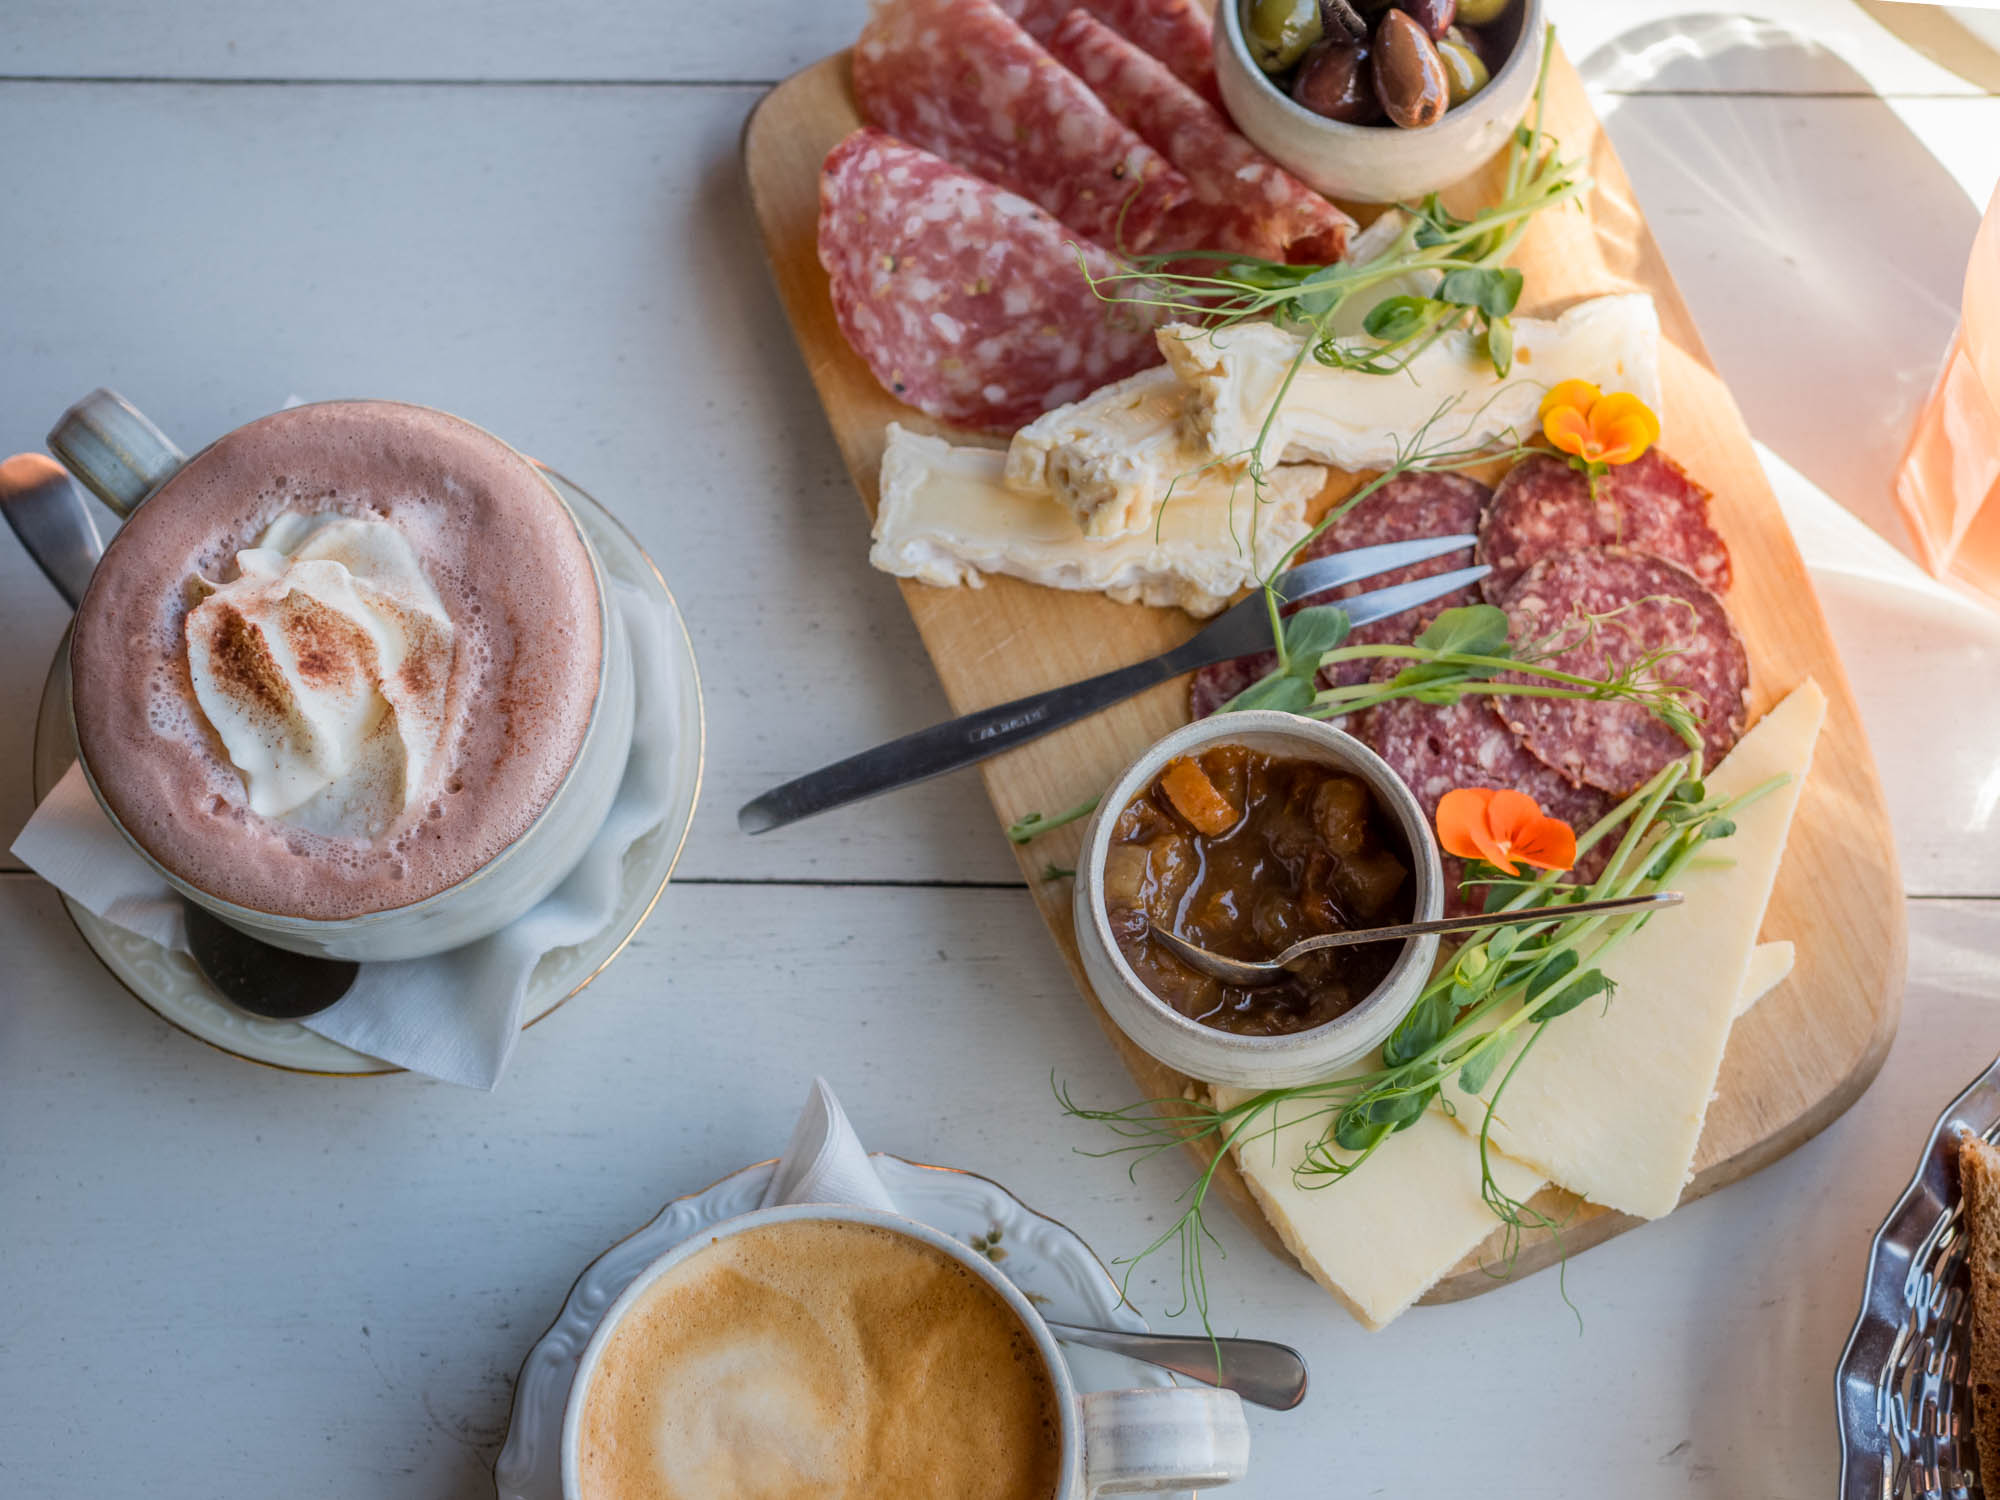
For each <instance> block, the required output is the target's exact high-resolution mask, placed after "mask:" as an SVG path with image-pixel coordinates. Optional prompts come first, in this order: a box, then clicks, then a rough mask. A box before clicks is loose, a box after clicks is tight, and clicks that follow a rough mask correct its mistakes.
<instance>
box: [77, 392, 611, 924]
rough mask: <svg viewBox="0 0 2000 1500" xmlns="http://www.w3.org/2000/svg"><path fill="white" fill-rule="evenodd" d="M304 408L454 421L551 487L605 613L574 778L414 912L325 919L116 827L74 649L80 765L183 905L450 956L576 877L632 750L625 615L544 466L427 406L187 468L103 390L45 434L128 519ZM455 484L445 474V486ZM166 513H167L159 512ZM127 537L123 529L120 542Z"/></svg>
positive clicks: (113, 771)
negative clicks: (175, 864)
mask: <svg viewBox="0 0 2000 1500" xmlns="http://www.w3.org/2000/svg"><path fill="white" fill-rule="evenodd" d="M295 411H303V412H305V413H307V414H308V416H307V417H306V418H305V420H306V421H307V422H311V421H314V420H323V421H332V420H334V419H335V418H337V417H338V415H339V414H340V413H341V412H346V411H356V412H360V413H362V414H363V420H364V421H367V422H374V423H377V424H380V423H382V422H394V421H397V420H399V419H400V420H406V422H407V423H409V424H413V425H414V428H415V430H417V431H418V432H419V433H421V431H422V430H423V428H424V427H425V425H426V424H428V425H429V426H431V427H436V428H443V427H446V426H449V428H450V430H451V431H452V432H453V433H454V434H455V435H462V440H463V441H468V442H472V443H478V444H486V445H491V447H490V454H489V456H490V457H491V458H492V459H493V461H495V462H498V463H500V464H503V465H518V468H510V469H509V470H508V471H507V472H508V476H509V477H508V480H507V483H508V484H510V485H512V486H513V487H514V489H515V491H517V492H520V491H523V490H524V488H526V489H528V490H532V489H533V485H534V484H539V488H540V489H541V490H546V491H547V493H546V496H545V497H544V496H542V495H541V494H540V493H539V491H534V492H533V495H532V503H533V504H534V505H535V506H537V507H545V510H546V517H547V519H548V521H549V524H552V525H554V526H558V527H562V526H566V527H567V528H568V529H570V530H573V531H574V534H575V539H576V542H578V543H580V544H581V548H582V552H583V554H584V555H585V556H587V558H588V574H589V583H588V591H589V594H590V596H591V598H592V602H593V603H594V608H595V611H596V632H597V634H596V639H597V640H598V641H599V642H600V643H601V648H600V650H599V655H598V662H597V673H596V682H595V690H594V694H592V696H591V697H590V698H589V707H588V721H587V723H586V724H585V725H584V727H583V730H582V733H581V737H580V740H578V741H577V748H576V750H575V753H574V756H573V757H572V758H571V759H570V760H569V762H568V766H567V769H566V771H563V772H561V774H560V780H559V782H557V783H556V784H555V786H554V790H553V791H552V792H550V793H547V794H546V801H543V802H542V803H541V805H540V808H539V811H537V812H535V813H534V814H533V816H532V819H531V820H528V821H526V823H525V827H524V828H523V830H522V831H521V832H519V833H518V834H517V835H516V836H514V837H512V838H511V840H510V841H508V842H506V844H505V845H504V847H501V848H499V849H498V850H497V852H494V853H493V854H492V855H491V856H490V857H488V858H486V859H485V860H484V861H483V863H480V864H478V865H477V867H476V868H473V869H471V870H470V871H469V873H466V874H464V875H463V876H462V877H460V878H456V879H454V880H453V881H452V882H451V883H449V884H446V885H443V886H442V888H439V889H436V890H435V891H434V892H432V893H429V894H426V895H424V896H422V897H421V898H420V899H416V900H412V901H408V902H407V903H406V904H384V905H382V906H380V907H379V909H372V910H362V911H359V912H357V913H356V914H353V915H344V916H338V917H328V916H315V915H302V914H300V913H299V912H298V911H297V910H296V909H294V910H289V911H288V910H265V909H260V907H259V906H258V905H257V904H255V899H254V897H253V899H251V900H248V901H245V900H231V899H225V898H224V897H222V896H219V895H217V894H215V893H214V892H212V891H210V890H206V889H203V888H202V886H200V885H199V884H197V883H195V882H194V881H193V880H191V879H189V878H186V876H185V875H184V874H183V873H182V872H180V871H177V870H175V869H173V868H171V867H170V866H169V865H168V864H167V863H165V862H163V860H162V859H161V858H159V857H156V855H155V853H154V852H153V851H152V850H150V849H149V848H148V847H147V846H146V844H145V843H144V842H142V841H141V840H140V839H139V838H138V837H135V835H134V832H133V830H132V829H131V828H129V827H127V826H126V824H125V822H124V821H123V820H122V819H121V818H120V816H119V814H118V812H117V810H116V808H115V806H114V801H115V800H116V799H115V798H112V797H107V795H106V790H105V788H106V781H107V778H115V777H116V776H118V774H119V770H120V768H119V767H118V766H117V765H106V764H93V762H92V759H91V757H90V755H89V754H88V753H87V752H86V745H85V741H86V739H87V736H86V735H84V734H83V733H81V732H79V731H78V729H77V713H76V703H77V690H78V688H79V683H78V682H77V680H76V676H75V665H76V663H75V651H74V648H73V649H72V656H71V665H72V680H71V706H72V707H71V733H72V738H73V739H74V740H75V742H76V746H77V757H78V761H79V763H80V764H81V765H82V767H83V770H84V774H85V776H86V777H87V778H88V780H89V782H90V786H91V790H92V792H93V793H94V794H95V796H96V798H97V801H98V804H99V805H100V806H101V807H102V808H103V809H104V812H105V815H106V816H107V817H109V818H110V819H111V821H112V823H113V825H114V826H115V827H117V828H118V830H119V832H120V833H121V834H123V835H124V837H125V839H126V842H127V843H128V844H130V845H131V846H132V847H133V848H134V849H135V850H136V851H137V852H138V853H139V855H140V857H141V858H142V859H144V860H145V861H146V862H147V864H148V865H150V866H151V867H152V868H153V870H154V871H155V872H156V873H157V874H158V875H159V877H160V878H161V879H162V880H163V881H165V882H166V883H167V884H168V885H170V886H171V887H173V889H174V890H176V891H178V892H179V893H180V894H182V895H183V896H185V897H187V899H188V900H190V901H192V902H194V903H195V904H196V905H198V906H200V907H202V908H204V909H205V910H207V911H209V912H211V913H213V914H214V915H215V916H216V917H218V918H220V919H221V920H222V921H224V922H227V923H229V924H230V925H231V926H233V927H235V928H237V929H239V930H240V931H243V932H246V933H249V934H250V935H251V936H253V937H256V938H259V939H261V940H262V941H264V942H267V943H270V944H272V945H274V946H276V947H280V948H286V949H290V950H292V951H294V952H298V953H307V954H313V955H317V956H320V957H325V958H344V959H353V960H358V961H369V960H385V959H402V958H415V957H421V956H424V955H427V954H434V953H441V952H444V951H446V950H448V949H451V948H456V947H460V946H462V945H464V944H466V943H470V942H474V941H477V940H478V939H480V938H484V937H488V936H491V935H492V934H493V933H495V932H498V931H499V930H500V929H501V928H503V927H505V926H506V925H507V924H509V923H510V922H513V921H514V920H515V919H516V918H518V917H520V916H522V915H523V914H524V913H526V912H527V911H528V910H529V909H530V908H532V907H533V906H535V905H536V904H537V903H538V902H540V901H541V900H542V899H543V897H545V896H547V895H548V894H549V892H550V891H552V890H553V889H554V888H555V887H556V886H557V885H558V884H559V883H560V882H561V881H562V880H563V878H564V877H565V876H567V875H568V874H569V873H570V871H571V870H572V869H574V868H575V866H576V865H577V863H578V861H580V860H581V859H582V857H583V854H584V852H585V850H586V849H587V848H588V847H589V845H590V843H591V842H592V840H593V839H594V838H595V837H596V834H597V831H598V829H599V828H600V826H601V825H602V824H603V822H604V819H605V816H606V814H607V813H608V812H609V811H610V808H611V804H612V801H613V800H614V798H615V797H616V794H617V790H618V786H619V783H620V781H621V780H622V778H623V775H624V769H625V763H626V759H627V757H628V755H629V753H630V750H631V742H632V722H633V675H632V672H633V669H632V655H631V648H630V643H629V641H628V640H627V637H626V632H625V624H624V620H623V618H622V616H621V615H620V613H619V611H618V610H617V609H616V608H614V607H613V606H612V602H611V598H610V594H609V587H608V583H607V576H606V573H605V571H604V566H603V562H602V560H601V559H600V558H599V557H598V555H597V552H596V549H595V548H594V547H593V546H592V544H591V541H590V537H589V535H588V533H587V532H586V531H585V530H584V529H583V528H582V527H581V526H580V525H578V523H577V520H576V517H575V515H574V514H573V513H572V512H571V511H570V509H569V507H568V506H567V504H566V503H565V502H564V501H563V498H562V496H561V495H560V494H559V493H558V492H557V491H556V489H555V488H554V487H553V486H552V485H550V484H548V482H547V480H546V479H545V478H543V477H542V476H541V471H540V470H539V469H536V468H534V467H533V465H532V464H531V462H530V461H529V460H527V459H525V458H522V457H521V456H520V455H518V454H515V453H514V451H513V450H512V449H510V448H507V447H506V446H505V445H504V444H502V443H501V442H500V440H499V439H497V438H493V437H492V436H491V435H490V434H486V433H484V432H482V431H480V430H479V429H477V428H475V427H473V426H472V424H470V423H464V422H462V421H461V420H460V419H457V418H453V417H449V416H446V415H445V414H443V413H437V412H433V411H430V410H429V409H428V408H421V407H410V406H406V405H404V404H402V403H394V402H362V403H326V404H324V405H322V406H319V407H308V408H301V409H294V411H288V412H286V413H281V414H277V415H276V416H274V417H271V418H265V419H263V421H262V422H261V423H251V424H249V425H248V426H246V427H244V428H241V429H238V430H237V432H236V433H233V434H230V435H227V436H225V438H222V439H218V440H217V443H216V444H211V445H210V447H209V448H207V449H204V450H202V451H201V452H199V453H197V454H196V455H195V456H194V457H193V458H192V459H190V458H188V457H186V456H184V455H183V454H182V452H181V450H180V449H179V448H177V447H176V446H175V445H174V444H173V443H172V442H171V441H169V440H168V439H167V437H166V436H165V435H164V434H163V433H162V432H161V431H160V430H159V429H158V428H157V427H155V426H154V425H153V423H152V422H150V421H149V420H147V418H146V417H144V416H143V415H141V414H140V413H139V412H138V411H137V410H135V409H134V408H133V407H132V406H131V405H130V404H128V403H127V402H126V401H124V400H123V399H122V398H121V397H119V396H118V395H116V394H115V393H113V392H111V391H107V390H98V391H95V392H93V393H92V394H91V395H89V396H87V397H85V398H84V399H83V400H82V401H80V402H78V403H77V404H76V405H75V406H73V407H72V408H70V410H69V411H68V412H66V413H65V414H64V415H63V417H62V419H61V421H59V422H58V423H57V424H56V426H55V428H54V430H53V431H52V432H51V433H50V434H49V440H48V441H49V449H50V451H51V452H53V453H54V454H55V455H56V456H57V458H59V459H60V460H61V461H62V463H63V464H64V465H65V466H66V467H67V468H68V469H69V470H70V472H72V473H73V474H75V475H76V477H77V478H78V479H80V480H81V481H82V482H83V483H84V484H85V485H87V486H88V487H89V488H90V489H91V490H92V491H93V492H94V493H95V494H96V495H97V496H98V497H99V498H101V499H102V500H103V501H104V502H105V504H107V505H108V506H110V507H111V509H112V510H114V511H115V512H117V513H118V514H119V516H120V517H121V518H130V517H132V516H133V515H134V514H135V513H136V512H138V511H139V510H140V508H141V507H142V506H154V507H157V506H166V507H169V508H171V507H172V506H173V505H174V504H175V489H176V481H177V479H182V480H184V479H185V477H186V476H187V475H188V474H189V472H190V466H191V465H192V466H196V467H199V466H200V465H201V464H202V462H203V460H204V458H206V457H208V456H209V455H210V454H211V453H212V452H214V451H215V450H216V448H217V446H218V445H219V444H226V443H229V442H231V441H232V440H236V439H240V438H241V437H242V436H243V435H244V434H248V433H251V432H253V430H255V429H258V428H259V427H260V426H265V425H266V424H270V423H274V422H279V421H282V420H285V419H289V418H292V417H293V416H294V412H295ZM314 413H317V414H319V416H318V417H317V418H315V417H314V416H313V415H311V414H314ZM482 451H485V450H482ZM527 473H531V474H532V475H533V476H534V480H533V481H532V482H528V483H526V484H525V486H524V481H523V480H522V478H521V475H522V474H527ZM450 484H451V480H450V479H449V477H447V479H446V481H445V485H446V487H447V488H449V487H450ZM171 513H172V512H171V509H169V510H168V511H167V512H164V513H163V514H171ZM127 530H129V528H127ZM126 534H127V532H126V531H121V532H120V537H123V536H125V535H126ZM118 541H119V539H118V538H114V539H113V541H112V543H111V546H110V548H109V549H107V552H106V557H107V558H109V557H113V556H115V555H116V549H117V547H118ZM260 545H262V544H261V543H260ZM562 545H563V546H564V547H565V548H568V547H570V546H571V545H572V544H571V543H570V542H569V541H568V539H567V537H565V538H564V539H563V541H562ZM105 574H106V569H105V567H104V565H103V564H100V565H99V569H98V572H97V574H96V575H95V576H94V577H93V586H92V588H91V589H90V590H88V591H86V593H85V596H84V599H83V601H82V604H81V605H80V606H79V610H78V630H79V634H80V633H81V632H82V630H83V628H84V626H85V624H86V621H87V619H88V617H89V616H90V615H91V612H92V610H93V608H94V607H100V601H98V600H97V599H96V598H95V597H94V596H95V595H96V594H97V592H98V589H97V585H98V584H99V583H102V582H103V581H104V578H105ZM474 612H475V613H476V612H477V611H476V610H475V611H474ZM585 613H586V614H587V613H588V610H587V608H586V610H585ZM586 670H587V669H586ZM577 682H578V686H577V694H578V696H579V698H580V695H581V694H582V693H583V692H584V691H585V688H584V687H583V686H582V679H581V677H580V676H578V678H577ZM523 815H524V816H525V809H524V810H523ZM309 873H310V872H308V874H309ZM274 904H275V903H274Z"/></svg>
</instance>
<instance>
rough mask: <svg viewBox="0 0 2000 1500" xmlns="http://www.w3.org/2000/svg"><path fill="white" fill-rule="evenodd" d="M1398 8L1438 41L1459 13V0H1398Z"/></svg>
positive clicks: (1425, 33) (1431, 37)
mask: <svg viewBox="0 0 2000 1500" xmlns="http://www.w3.org/2000/svg"><path fill="white" fill-rule="evenodd" d="M1396 9H1398V10H1400V11H1401V12H1402V13H1403V14H1404V15H1406V16H1408V17H1409V18H1410V19H1411V20H1412V21H1415V22H1416V23H1417V24H1418V25H1419V26H1421V27H1423V28H1424V35H1426V36H1428V37H1429V38H1430V39H1431V40H1432V41H1436V40H1437V39H1438V38H1439V37H1441V36H1443V35H1444V34H1445V33H1446V32H1447V31H1449V30H1451V23H1452V20H1453V18H1454V17H1456V16H1457V14H1458V0H1396Z"/></svg>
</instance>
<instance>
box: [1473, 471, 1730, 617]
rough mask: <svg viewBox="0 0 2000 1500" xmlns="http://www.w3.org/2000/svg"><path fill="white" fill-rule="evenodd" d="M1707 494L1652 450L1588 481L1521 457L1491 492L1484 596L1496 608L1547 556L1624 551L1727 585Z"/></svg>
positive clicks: (1484, 532)
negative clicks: (1594, 490)
mask: <svg viewBox="0 0 2000 1500" xmlns="http://www.w3.org/2000/svg"><path fill="white" fill-rule="evenodd" d="M1708 501H1709V494H1708V491H1707V490H1705V489H1703V488H1702V487H1701V486H1700V485H1698V484H1696V483H1695V482H1694V481H1693V480H1692V479H1690V478H1689V477H1688V475H1687V471H1686V470H1685V469H1683V468H1682V467H1681V466H1680V465H1679V464H1677V463H1675V462H1674V461H1673V460H1672V459H1671V458H1668V457H1667V456H1666V454H1664V453H1662V452H1660V451H1659V449H1657V448H1653V449H1649V450H1648V451H1646V452H1645V453H1642V454H1641V455H1640V456H1639V457H1638V458H1637V459H1636V460H1635V461H1633V462H1632V463H1629V464H1617V465H1614V466H1613V467H1612V468H1611V469H1610V470H1609V471H1607V472H1606V473H1605V474H1604V476H1603V477H1602V478H1600V479H1599V480H1598V481H1597V498H1596V499H1594V500H1593V499H1592V498H1591V494H1590V481H1589V480H1588V479H1586V478H1585V477H1584V476H1583V475H1581V474H1579V473H1578V472H1577V471H1576V470H1575V469H1572V468H1571V467H1570V466H1569V464H1568V463H1567V462H1565V461H1564V460H1562V459H1559V458H1552V457H1550V456H1548V455H1547V454H1539V453H1538V454H1534V455H1531V456H1530V457H1528V458H1524V459H1522V460H1521V461H1520V462H1519V463H1518V464H1516V465H1514V467H1513V468H1512V469H1511V470H1509V471H1508V474H1507V477H1506V478H1505V479H1503V480H1501V481H1500V488H1499V489H1497V490H1496V491H1494V494H1493V503H1492V504H1491V505H1490V506H1488V507H1487V510H1486V517H1485V519H1484V520H1483V521H1482V522H1481V523H1480V527H1479V560H1480V561H1481V562H1483V563H1491V564H1492V566H1493V571H1492V572H1491V573H1489V574H1488V575H1487V577H1486V581H1485V583H1484V585H1483V587H1484V588H1485V591H1486V597H1487V598H1488V599H1490V600H1492V601H1493V602H1494V603H1495V604H1498V603H1501V602H1502V601H1503V600H1504V599H1505V598H1506V596H1507V594H1508V592H1509V591H1510V590H1511V589H1512V588H1513V586H1514V580H1515V579H1517V578H1519V577H1520V576H1521V574H1522V572H1523V571H1524V570H1525V569H1526V568H1527V567H1528V566H1529V565H1530V564H1532V563H1534V562H1537V561H1539V560H1540V559H1541V558H1544V557H1547V556H1548V555H1549V554H1550V553H1552V552H1567V551H1569V550H1570V549H1572V548H1575V547H1624V548H1626V549H1628V550H1629V551H1633V552H1650V553H1652V554H1653V555H1654V556H1656V557H1664V558H1666V559H1667V561H1668V562H1676V563H1679V564H1680V565H1681V566H1682V567H1684V568H1686V569H1687V570H1688V571H1689V572H1691V573H1693V574H1694V575H1695V577H1697V578H1699V579H1700V580H1701V581H1702V582H1703V583H1705V584H1707V585H1708V587H1709V588H1711V589H1714V590H1715V591H1716V592H1717V593H1722V592H1723V591H1725V590H1726V589H1727V588H1728V587H1729V582H1730V568H1729V547H1728V545H1727V544H1726V543H1725V542H1724V541H1723V540H1722V538H1721V537H1720V536H1719V535H1717V533H1716V530H1715V527H1714V525H1713V524H1712V523H1711V522H1710V520H1709V515H1708Z"/></svg>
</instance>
